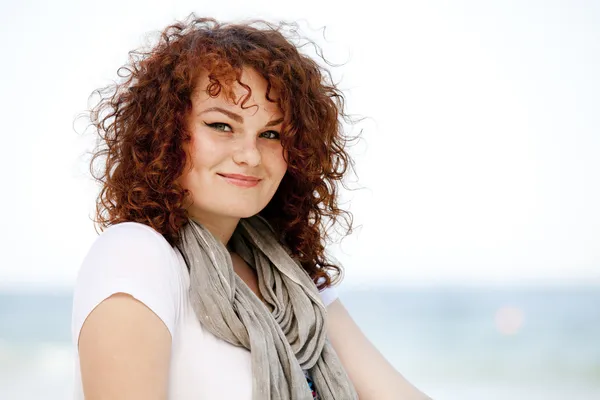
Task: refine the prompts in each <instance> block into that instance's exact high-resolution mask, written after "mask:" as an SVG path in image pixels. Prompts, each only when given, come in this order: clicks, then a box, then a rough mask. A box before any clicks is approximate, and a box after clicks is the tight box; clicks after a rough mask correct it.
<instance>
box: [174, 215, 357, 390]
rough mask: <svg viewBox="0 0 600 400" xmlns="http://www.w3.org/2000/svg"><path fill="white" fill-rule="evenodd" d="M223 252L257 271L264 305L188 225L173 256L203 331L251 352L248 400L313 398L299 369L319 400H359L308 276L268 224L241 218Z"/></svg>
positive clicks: (199, 230) (217, 248)
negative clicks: (185, 272) (181, 266)
mask: <svg viewBox="0 0 600 400" xmlns="http://www.w3.org/2000/svg"><path fill="white" fill-rule="evenodd" d="M229 244H230V246H231V247H232V249H233V251H235V252H236V253H237V254H238V255H239V256H240V257H241V258H242V259H244V261H246V262H247V263H248V265H250V266H251V267H253V268H254V269H255V270H256V273H257V275H258V286H259V289H260V294H261V296H262V297H263V298H264V301H265V302H266V303H267V304H268V306H269V307H270V308H271V310H269V309H268V308H267V306H265V304H264V303H263V302H262V301H261V300H260V299H259V298H258V297H257V296H256V295H255V294H254V292H253V291H252V290H251V289H250V288H249V287H248V286H247V285H246V283H245V282H244V281H243V280H242V279H241V278H240V277H239V276H238V275H237V274H236V273H235V272H234V270H233V265H232V263H231V257H230V255H229V253H228V251H227V249H226V248H225V246H224V245H223V244H222V243H221V242H220V241H219V240H217V239H216V238H215V237H214V236H213V235H212V234H211V233H210V232H209V231H208V230H207V229H206V228H204V227H203V226H202V225H200V224H198V223H196V222H194V221H192V220H190V221H189V223H188V224H186V225H185V227H184V228H183V229H182V235H181V241H180V244H179V246H178V247H179V250H180V251H181V253H182V255H183V257H184V259H185V261H186V263H187V265H188V267H189V269H190V299H191V302H192V306H193V308H194V311H195V313H196V316H197V317H198V319H199V320H200V323H201V324H202V326H203V327H204V328H205V329H207V330H208V331H210V332H211V333H212V334H213V335H215V336H216V337H218V338H220V339H222V340H225V341H227V342H229V343H231V344H233V345H235V346H243V347H245V348H246V349H248V350H250V357H251V359H252V376H253V381H252V398H253V400H312V398H313V397H312V394H311V391H310V389H309V387H308V384H307V382H306V378H305V376H304V372H303V370H308V372H309V374H310V375H311V376H312V378H313V380H314V382H315V386H316V390H317V392H318V393H319V396H320V397H321V399H322V400H352V399H358V395H357V394H356V391H355V390H354V387H353V386H352V383H351V382H350V379H349V378H348V376H347V374H346V372H345V371H344V369H343V367H342V365H341V362H340V360H339V358H338V357H337V355H336V353H335V351H334V350H333V348H332V346H331V344H330V343H329V340H328V339H327V337H326V329H325V324H326V310H325V307H324V305H323V303H322V301H321V299H320V296H319V292H318V289H317V287H316V286H315V284H314V282H313V281H312V279H311V278H310V276H309V275H308V273H307V272H306V271H305V270H304V269H303V268H302V267H301V266H300V265H299V264H298V263H297V262H296V261H294V260H293V259H292V258H291V257H290V255H289V254H288V253H287V252H286V250H285V249H284V247H283V246H282V245H281V244H280V243H279V241H278V240H277V239H276V237H275V234H274V232H273V230H272V229H271V227H270V226H269V225H268V223H267V222H266V221H265V220H264V219H263V218H261V217H258V216H255V217H252V218H249V219H245V220H241V221H240V223H239V224H238V228H237V229H236V231H235V233H234V234H233V236H232V238H231V240H230V242H229Z"/></svg>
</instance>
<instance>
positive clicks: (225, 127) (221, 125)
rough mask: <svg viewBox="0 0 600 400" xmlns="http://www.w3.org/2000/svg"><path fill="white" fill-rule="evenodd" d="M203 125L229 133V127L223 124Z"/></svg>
mask: <svg viewBox="0 0 600 400" xmlns="http://www.w3.org/2000/svg"><path fill="white" fill-rule="evenodd" d="M204 125H206V126H208V127H210V128H212V129H215V130H217V131H221V132H231V131H232V129H231V126H229V125H228V124H226V123H223V122H214V123H212V124H208V123H206V122H205V123H204Z"/></svg>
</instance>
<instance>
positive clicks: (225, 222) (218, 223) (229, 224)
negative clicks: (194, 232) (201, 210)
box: [190, 215, 240, 246]
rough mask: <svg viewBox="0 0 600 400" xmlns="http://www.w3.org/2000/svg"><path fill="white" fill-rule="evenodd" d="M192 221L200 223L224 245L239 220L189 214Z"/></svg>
mask: <svg viewBox="0 0 600 400" xmlns="http://www.w3.org/2000/svg"><path fill="white" fill-rule="evenodd" d="M190 218H191V219H193V220H194V221H196V222H198V223H200V224H202V225H203V226H204V227H205V228H206V229H208V231H209V232H210V233H212V235H213V236H214V237H216V238H217V239H218V240H219V241H220V242H221V243H223V245H224V246H227V243H228V242H229V239H231V236H232V235H233V232H234V231H235V228H236V227H237V225H238V223H239V222H240V219H239V218H227V217H222V216H219V217H216V216H214V217H211V216H207V215H190Z"/></svg>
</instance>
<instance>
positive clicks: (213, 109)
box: [198, 107, 283, 127]
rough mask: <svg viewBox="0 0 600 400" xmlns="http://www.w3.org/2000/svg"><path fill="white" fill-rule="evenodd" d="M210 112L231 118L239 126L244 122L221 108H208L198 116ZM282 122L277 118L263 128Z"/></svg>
mask: <svg viewBox="0 0 600 400" xmlns="http://www.w3.org/2000/svg"><path fill="white" fill-rule="evenodd" d="M211 111H217V112H220V113H222V114H225V115H227V116H228V117H229V118H231V119H232V120H234V121H236V122H239V123H240V124H242V123H243V122H244V117H242V116H241V115H239V114H236V113H234V112H232V111H229V110H226V109H224V108H221V107H210V108H207V109H206V110H204V111H202V112H200V113H199V114H198V115H202V114H204V113H207V112H211ZM282 122H283V118H278V119H275V120H273V121H269V122H268V123H267V124H266V125H265V126H269V127H270V126H275V125H279V124H280V123H282Z"/></svg>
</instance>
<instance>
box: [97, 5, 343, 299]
mask: <svg viewBox="0 0 600 400" xmlns="http://www.w3.org/2000/svg"><path fill="white" fill-rule="evenodd" d="M296 27H297V26H296V24H288V23H281V24H279V25H277V26H274V25H272V24H269V23H267V22H265V21H252V22H249V23H244V24H229V23H219V22H217V21H216V20H214V19H212V18H197V17H196V16H195V15H194V14H191V15H190V17H188V19H187V20H186V21H184V22H177V23H175V24H173V25H171V26H169V27H167V28H166V29H165V30H164V31H163V32H162V33H161V35H160V39H159V42H158V44H157V45H155V46H154V47H153V48H152V49H150V50H147V51H141V50H137V51H133V52H130V53H129V54H130V58H129V62H128V63H127V64H126V65H125V66H123V67H121V68H120V69H119V71H118V75H119V77H120V78H121V82H120V83H114V84H112V85H110V86H108V87H106V88H104V89H100V90H97V91H95V93H96V94H98V95H99V96H100V100H99V101H98V103H97V104H96V105H95V106H93V107H92V108H91V110H90V114H89V115H90V120H91V125H92V126H93V127H94V128H95V130H96V131H97V132H98V134H99V143H98V146H97V147H96V148H95V150H94V153H93V156H92V160H91V163H90V171H91V173H92V176H93V177H94V178H95V180H96V181H97V182H99V183H100V184H101V190H100V193H99V195H98V198H97V200H96V215H95V223H96V226H97V227H99V228H100V230H102V229H104V228H106V227H108V226H110V225H113V224H117V223H120V222H125V221H134V222H140V223H143V224H146V225H149V226H151V227H152V228H154V229H155V230H156V231H158V232H159V233H161V234H162V235H163V236H164V237H165V238H166V239H167V241H168V242H169V243H170V244H171V245H174V244H175V243H177V241H178V239H179V231H180V229H181V228H182V227H183V226H184V225H185V224H186V223H187V220H188V216H187V211H186V200H187V196H188V194H189V193H188V191H187V190H185V189H183V188H182V186H181V185H179V184H178V183H177V179H178V178H179V177H180V176H181V175H182V173H183V172H184V168H185V165H186V159H187V158H186V157H187V155H186V153H185V150H184V146H183V144H185V143H186V142H188V141H189V140H190V135H189V133H188V132H187V131H186V129H185V126H186V118H187V115H188V112H189V111H190V110H191V99H190V97H191V94H192V92H193V91H194V89H195V87H194V85H195V83H196V81H197V78H198V74H199V71H201V70H204V71H208V72H209V79H210V82H211V83H210V85H209V87H208V88H207V89H208V91H209V92H210V93H211V95H214V96H216V95H218V94H219V93H220V92H221V90H222V89H223V90H224V92H225V93H226V94H227V95H228V96H231V95H232V92H231V86H232V85H231V84H232V83H233V82H235V81H237V82H239V83H240V84H241V82H240V76H241V70H242V68H244V67H250V68H253V69H254V70H255V71H257V72H258V73H259V74H260V75H261V76H263V77H264V79H265V80H266V81H267V83H268V87H267V93H266V96H267V99H268V100H269V101H275V102H276V103H277V104H278V106H279V107H280V109H281V110H282V113H283V115H284V122H283V130H282V132H281V140H282V145H283V147H284V148H285V149H286V150H287V157H288V170H287V173H286V174H285V176H284V178H283V180H282V182H281V184H280V186H279V188H278V190H277V192H276V193H275V195H274V197H273V199H272V200H271V201H270V202H269V204H268V205H267V206H266V207H265V208H264V209H263V210H262V211H261V212H260V215H262V216H263V217H265V218H266V219H267V220H268V221H269V223H270V224H271V225H272V226H273V227H274V228H275V230H276V232H278V234H279V236H280V240H281V241H282V243H284V244H285V245H286V246H287V247H288V248H289V250H290V251H291V253H292V255H293V256H294V257H296V258H297V260H298V261H299V262H300V263H301V265H302V267H303V268H304V269H305V270H306V271H307V272H308V273H309V274H310V276H311V277H312V278H313V280H315V282H318V283H319V287H321V288H323V287H326V286H330V285H331V284H332V280H331V275H330V274H329V273H328V271H329V272H334V276H335V277H336V279H337V278H338V277H339V275H340V273H341V272H342V270H341V268H340V267H339V266H337V265H334V264H332V263H331V262H330V261H329V260H328V257H327V256H326V254H325V243H326V242H327V240H328V239H329V233H328V232H329V228H331V227H333V226H334V225H336V226H340V225H342V228H343V234H344V235H347V234H349V233H350V232H351V230H352V215H351V214H350V213H349V212H348V211H345V210H342V209H341V208H339V207H338V192H337V190H338V186H337V183H338V182H339V183H341V184H342V185H343V184H344V182H343V178H344V176H345V175H346V172H347V170H348V168H352V166H353V161H352V159H351V158H350V156H349V154H348V153H347V152H346V151H345V146H346V144H347V142H348V140H349V137H348V136H346V135H345V134H344V132H343V126H342V122H343V121H347V122H348V121H350V118H349V117H348V115H347V114H345V112H344V96H343V94H342V93H341V91H340V90H339V89H338V88H337V86H336V84H334V83H333V82H332V78H331V75H330V73H329V72H328V71H327V70H326V69H324V68H323V67H321V66H319V65H318V64H317V63H316V62H315V61H314V60H313V59H312V58H310V57H309V56H307V55H303V54H301V53H300V51H299V49H300V48H301V47H302V46H303V45H301V44H294V42H293V39H294V38H295V39H296V40H298V38H300V37H299V35H298V34H297V30H296ZM286 28H290V29H288V31H287V33H290V34H291V35H288V36H290V37H289V38H286V36H285V35H284V33H286V30H285V29H286ZM307 43H309V44H312V45H313V46H315V48H316V49H317V53H318V54H319V56H321V57H322V54H321V51H320V48H319V47H318V46H317V45H316V44H314V42H312V41H310V40H306V41H305V42H304V44H307ZM323 59H324V58H323ZM325 61H326V60H325ZM330 65H331V64H330ZM246 88H247V87H246ZM247 89H248V90H249V88H247ZM271 90H273V91H274V92H275V93H277V100H272V99H270V98H269V93H271V92H270V91H271ZM100 160H102V163H101V166H100V168H99V169H98V170H97V171H96V170H95V165H96V164H97V163H98V162H99V161H100ZM340 223H341V224H340ZM321 278H324V279H321Z"/></svg>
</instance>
